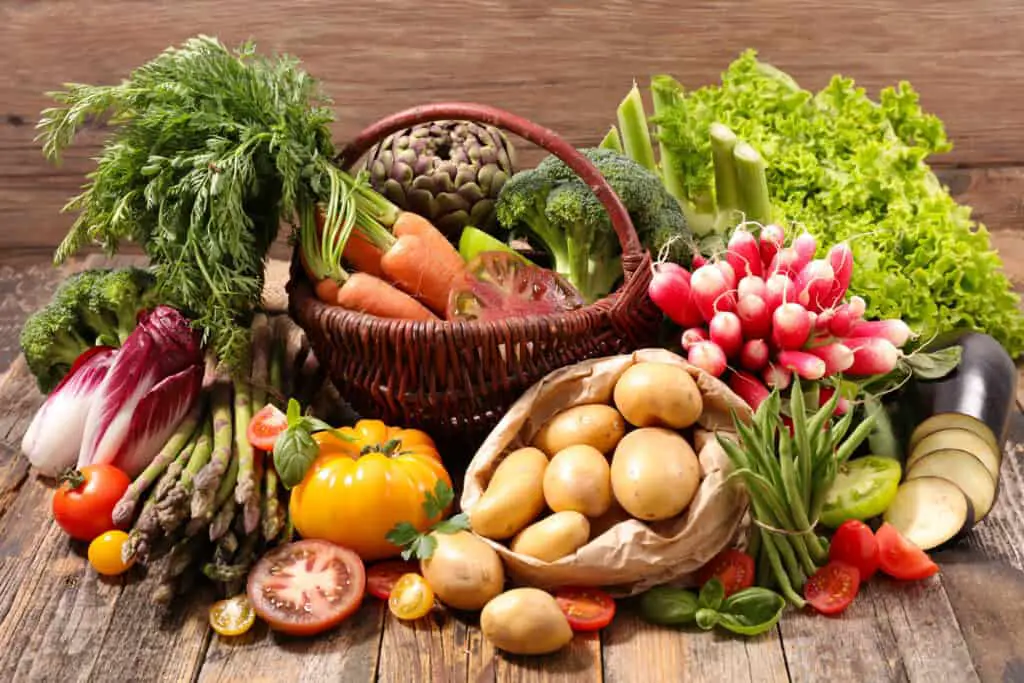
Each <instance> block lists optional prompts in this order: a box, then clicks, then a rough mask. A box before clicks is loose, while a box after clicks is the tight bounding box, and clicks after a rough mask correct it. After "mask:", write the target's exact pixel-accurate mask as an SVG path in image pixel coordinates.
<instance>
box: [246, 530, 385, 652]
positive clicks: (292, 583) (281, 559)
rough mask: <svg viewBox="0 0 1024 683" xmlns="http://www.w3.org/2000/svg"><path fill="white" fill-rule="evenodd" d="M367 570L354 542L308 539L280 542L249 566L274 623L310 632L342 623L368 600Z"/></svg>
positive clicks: (257, 598) (257, 606)
mask: <svg viewBox="0 0 1024 683" xmlns="http://www.w3.org/2000/svg"><path fill="white" fill-rule="evenodd" d="M365 590H366V571H365V569H364V568H363V561H362V560H360V559H359V556H358V555H356V554H355V553H354V552H352V551H351V550H349V549H348V548H343V547H341V546H340V545H335V544H333V543H328V542H327V541H317V540H310V539H306V540H302V541H296V542H294V543H288V544H287V545H282V546H279V547H277V548H274V549H273V550H271V551H270V552H269V553H267V554H266V555H264V556H263V557H262V558H260V560H259V561H258V562H257V563H256V566H254V567H253V568H252V570H251V571H250V572H249V584H248V590H247V593H248V595H249V601H250V602H252V606H253V609H254V610H256V614H257V616H259V617H260V618H261V619H263V620H264V621H266V622H267V623H268V624H270V628H272V629H274V630H277V631H281V632H282V633H288V634H291V635H298V636H308V635H313V634H315V633H320V632H321V631H325V630H327V629H329V628H331V627H333V626H337V625H338V624H339V623H341V622H342V621H344V620H345V619H346V618H348V617H349V616H351V615H352V613H353V612H355V611H356V610H357V609H359V605H360V604H362V602H363V594H364V592H365Z"/></svg>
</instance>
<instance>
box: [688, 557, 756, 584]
mask: <svg viewBox="0 0 1024 683" xmlns="http://www.w3.org/2000/svg"><path fill="white" fill-rule="evenodd" d="M711 579H718V580H719V581H721V582H722V585H723V586H724V587H725V595H726V596H730V595H732V594H733V593H735V592H736V591H741V590H743V589H744V588H750V587H751V586H753V585H754V559H753V558H752V557H750V555H747V554H746V553H744V552H742V551H739V550H735V549H733V548H727V549H725V550H723V551H722V552H720V553H718V554H717V555H715V556H714V557H713V558H711V561H710V562H708V563H707V564H706V565H704V566H703V567H702V568H701V570H700V571H699V572H698V573H697V581H698V582H699V583H700V585H702V586H703V585H704V584H705V583H707V582H708V581H710V580H711Z"/></svg>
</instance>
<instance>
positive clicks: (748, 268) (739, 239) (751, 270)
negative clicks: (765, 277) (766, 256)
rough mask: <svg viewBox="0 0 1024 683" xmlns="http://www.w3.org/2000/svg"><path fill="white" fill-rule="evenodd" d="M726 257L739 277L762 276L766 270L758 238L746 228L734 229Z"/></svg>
mask: <svg viewBox="0 0 1024 683" xmlns="http://www.w3.org/2000/svg"><path fill="white" fill-rule="evenodd" d="M725 259H726V260H727V261H728V262H729V265H730V266H732V269H733V270H734V271H735V272H736V276H737V277H739V278H744V277H747V276H752V275H753V276H760V275H761V273H762V272H764V267H763V266H762V265H761V249H760V245H759V244H758V242H757V238H756V237H754V236H753V235H752V234H750V232H748V231H747V230H746V229H744V228H736V230H734V231H733V233H732V237H730V238H729V245H728V247H726V252H725Z"/></svg>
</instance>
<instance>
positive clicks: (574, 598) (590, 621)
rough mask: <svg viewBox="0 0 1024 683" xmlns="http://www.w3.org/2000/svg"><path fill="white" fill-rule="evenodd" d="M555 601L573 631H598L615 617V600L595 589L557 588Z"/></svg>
mask: <svg viewBox="0 0 1024 683" xmlns="http://www.w3.org/2000/svg"><path fill="white" fill-rule="evenodd" d="M555 601H556V602H557V603H558V606H559V607H561V608H562V612H563V613H564V614H565V616H566V618H568V620H569V626H571V627H572V630H573V631H600V630H601V629H603V628H604V627H605V626H607V625H608V624H610V623H611V621H612V619H613V618H614V617H615V600H613V599H612V596H610V595H608V594H607V593H605V592H604V591H602V590H599V589H597V588H559V589H558V590H557V591H555Z"/></svg>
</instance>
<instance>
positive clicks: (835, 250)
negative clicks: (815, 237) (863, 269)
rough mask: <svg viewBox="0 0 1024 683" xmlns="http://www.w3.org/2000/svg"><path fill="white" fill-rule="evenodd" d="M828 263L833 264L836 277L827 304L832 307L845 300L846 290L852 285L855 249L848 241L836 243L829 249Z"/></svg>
mask: <svg viewBox="0 0 1024 683" xmlns="http://www.w3.org/2000/svg"><path fill="white" fill-rule="evenodd" d="M828 263H829V265H830V266H832V272H834V273H835V275H836V279H835V282H834V283H833V284H832V290H831V292H829V298H828V301H827V302H826V304H825V306H827V307H832V306H835V305H836V304H838V303H839V302H840V301H842V300H843V297H844V296H846V290H847V289H848V288H849V286H850V278H852V277H853V251H851V250H850V245H849V244H848V243H846V242H840V243H839V244H835V245H833V246H832V248H831V249H829V250H828Z"/></svg>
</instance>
